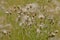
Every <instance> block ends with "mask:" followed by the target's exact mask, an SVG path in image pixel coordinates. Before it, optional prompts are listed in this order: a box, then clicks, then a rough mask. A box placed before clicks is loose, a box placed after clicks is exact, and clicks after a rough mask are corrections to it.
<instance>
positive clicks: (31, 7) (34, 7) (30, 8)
mask: <svg viewBox="0 0 60 40" xmlns="http://www.w3.org/2000/svg"><path fill="white" fill-rule="evenodd" d="M38 8H39V6H38V4H37V3H31V4H27V5H26V9H27V10H28V11H29V12H36V11H37V9H38Z"/></svg>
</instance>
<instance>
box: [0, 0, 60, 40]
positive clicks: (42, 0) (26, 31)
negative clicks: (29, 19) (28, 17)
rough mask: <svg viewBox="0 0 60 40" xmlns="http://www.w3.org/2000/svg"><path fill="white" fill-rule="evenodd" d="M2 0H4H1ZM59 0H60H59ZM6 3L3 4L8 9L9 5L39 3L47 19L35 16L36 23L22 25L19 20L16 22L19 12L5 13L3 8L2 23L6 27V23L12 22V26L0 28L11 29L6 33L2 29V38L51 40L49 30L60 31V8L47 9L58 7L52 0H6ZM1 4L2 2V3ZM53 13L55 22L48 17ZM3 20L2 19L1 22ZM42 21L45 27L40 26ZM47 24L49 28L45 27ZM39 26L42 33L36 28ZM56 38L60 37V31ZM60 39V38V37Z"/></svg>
mask: <svg viewBox="0 0 60 40" xmlns="http://www.w3.org/2000/svg"><path fill="white" fill-rule="evenodd" d="M0 1H2V0H0ZM58 1H59V0H58ZM6 2H7V3H6V4H2V5H4V7H5V8H6V9H8V8H9V7H13V6H14V5H15V6H18V5H21V6H24V5H26V4H29V3H36V2H37V3H38V5H39V6H40V7H41V8H40V12H41V13H42V14H43V15H45V16H46V18H45V19H38V18H36V17H35V22H36V24H33V25H31V26H28V25H26V24H23V25H22V26H19V22H16V18H17V16H18V14H17V13H16V12H12V14H11V15H9V14H5V13H4V11H3V10H0V17H2V16H3V17H4V20H3V22H2V23H0V24H3V26H4V27H5V25H6V24H8V23H9V24H11V26H8V27H5V28H2V29H1V28H0V30H3V29H6V30H9V32H8V34H4V33H3V32H2V31H0V35H1V36H0V40H50V38H49V37H48V36H49V34H48V32H53V31H55V30H59V31H60V28H59V27H60V25H59V24H58V22H59V21H60V16H59V15H60V12H59V11H60V10H57V12H56V11H54V12H49V11H48V12H47V10H50V9H55V8H56V4H54V3H53V2H51V1H50V0H48V1H46V0H36V1H35V0H6ZM0 4H1V3H0ZM45 6H48V7H47V8H44V7H45ZM51 15H53V16H54V17H53V20H54V24H53V22H52V23H50V22H51V20H49V19H48V17H49V16H51ZM1 21H2V20H1V19H0V22H1ZM41 22H42V23H43V24H45V25H44V27H43V28H40V27H39V26H38V25H37V24H41ZM45 26H47V28H46V27H45ZM37 28H39V29H40V30H41V33H37V32H36V29H37ZM56 38H57V39H59V38H60V32H58V33H57V35H56ZM59 40H60V39H59Z"/></svg>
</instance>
